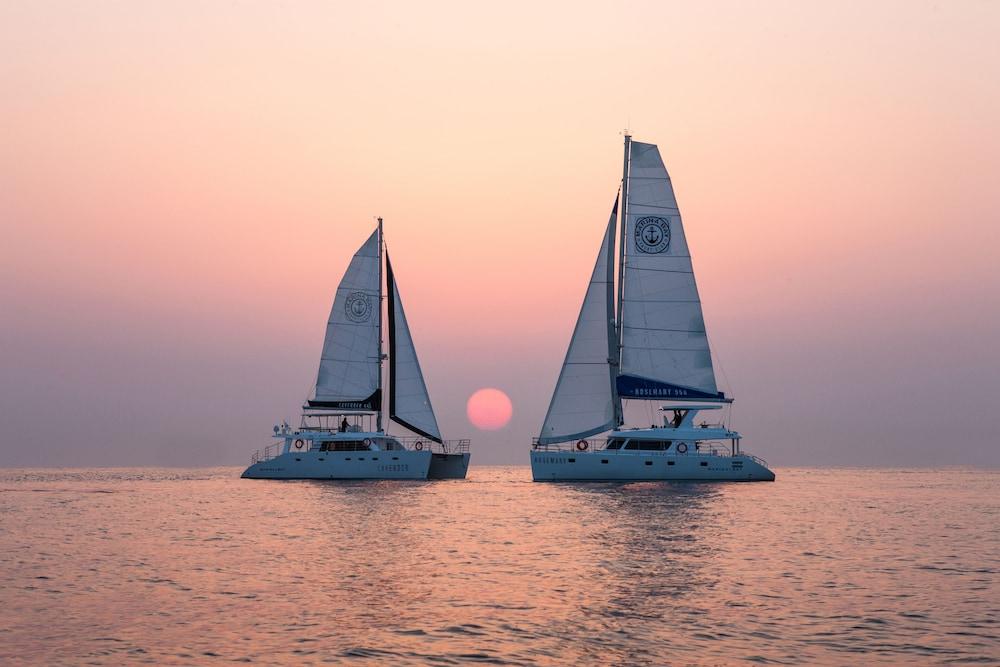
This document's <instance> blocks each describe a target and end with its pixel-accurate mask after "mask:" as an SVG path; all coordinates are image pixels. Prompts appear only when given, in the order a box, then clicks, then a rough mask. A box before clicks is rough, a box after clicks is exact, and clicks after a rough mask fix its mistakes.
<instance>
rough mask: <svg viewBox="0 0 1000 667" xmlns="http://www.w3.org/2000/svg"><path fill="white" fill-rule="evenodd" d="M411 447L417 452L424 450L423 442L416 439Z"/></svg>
mask: <svg viewBox="0 0 1000 667" xmlns="http://www.w3.org/2000/svg"><path fill="white" fill-rule="evenodd" d="M413 448H414V449H415V450H417V451H418V452H422V451H423V450H424V443H422V442H421V441H419V440H417V443H416V444H415V445H413Z"/></svg>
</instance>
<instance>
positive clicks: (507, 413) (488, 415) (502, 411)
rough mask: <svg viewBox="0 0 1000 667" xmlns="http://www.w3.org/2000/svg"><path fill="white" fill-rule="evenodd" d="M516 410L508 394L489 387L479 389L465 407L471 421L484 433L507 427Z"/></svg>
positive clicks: (470, 397)
mask: <svg viewBox="0 0 1000 667" xmlns="http://www.w3.org/2000/svg"><path fill="white" fill-rule="evenodd" d="M513 412H514V408H513V406H512V405H511V403H510V398H509V397H508V396H507V394H505V393H503V392H502V391H500V390H499V389H493V388H492V387H487V388H484V389H479V390H478V391H476V392H475V393H473V394H472V396H469V401H468V403H466V405H465V413H466V414H467V415H468V416H469V421H470V422H472V424H473V425H474V426H475V427H476V428H479V429H482V430H484V431H495V430H497V429H501V428H503V427H504V426H506V425H507V422H509V421H510V417H511V415H512V414H513Z"/></svg>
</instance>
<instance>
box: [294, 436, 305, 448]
mask: <svg viewBox="0 0 1000 667" xmlns="http://www.w3.org/2000/svg"><path fill="white" fill-rule="evenodd" d="M305 444H306V443H305V441H304V440H303V439H302V438H299V439H298V440H296V441H295V449H302V446H303V445H305Z"/></svg>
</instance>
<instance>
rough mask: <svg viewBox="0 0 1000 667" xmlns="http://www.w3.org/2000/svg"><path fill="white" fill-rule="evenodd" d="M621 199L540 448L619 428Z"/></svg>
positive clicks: (570, 348)
mask: <svg viewBox="0 0 1000 667" xmlns="http://www.w3.org/2000/svg"><path fill="white" fill-rule="evenodd" d="M617 213H618V201H617V200H615V205H614V208H613V209H612V212H611V218H610V220H609V221H608V226H607V228H606V230H605V232H604V240H603V242H602V243H601V250H600V252H599V253H598V255H597V261H596V262H595V263H594V270H593V273H592V274H591V277H590V283H589V284H588V286H587V292H586V294H585V295H584V298H583V304H582V305H581V306H580V314H579V316H578V317H577V321H576V326H575V327H574V329H573V336H572V338H570V343H569V347H568V349H567V350H566V358H565V359H564V361H563V365H562V369H561V370H560V371H559V379H558V380H557V381H556V388H555V390H554V391H553V392H552V400H551V402H550V403H549V409H548V412H547V413H546V415H545V421H544V422H543V423H542V432H541V434H540V435H539V438H538V441H539V443H541V444H550V443H556V442H565V441H567V440H575V439H577V438H586V437H588V436H591V435H594V434H596V433H601V432H603V431H607V430H609V429H611V428H613V427H614V426H615V419H616V417H615V407H614V404H615V395H614V387H613V384H612V382H613V379H612V378H613V374H614V367H613V366H610V365H609V364H610V362H611V359H612V357H613V351H614V349H615V347H616V344H617V343H616V341H615V340H614V238H615V217H616V216H617Z"/></svg>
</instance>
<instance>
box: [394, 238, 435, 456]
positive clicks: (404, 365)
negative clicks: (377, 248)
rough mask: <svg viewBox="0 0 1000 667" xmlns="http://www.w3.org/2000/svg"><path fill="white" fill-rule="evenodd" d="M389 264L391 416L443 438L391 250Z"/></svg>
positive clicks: (420, 432) (418, 430) (402, 422)
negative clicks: (415, 344) (405, 309)
mask: <svg viewBox="0 0 1000 667" xmlns="http://www.w3.org/2000/svg"><path fill="white" fill-rule="evenodd" d="M385 266H386V274H387V281H386V282H387V284H388V287H389V418H390V419H392V420H393V421H395V422H397V423H399V424H402V425H403V426H405V427H406V428H408V429H410V430H411V431H413V432H414V433H419V434H420V435H422V436H424V437H425V438H429V439H431V440H434V441H435V442H441V431H440V430H439V429H438V424H437V419H436V418H435V417H434V408H432V407H431V398H430V396H429V395H428V393H427V385H426V384H424V374H423V373H422V372H421V371H420V361H419V360H418V359H417V350H416V347H415V346H414V345H413V337H412V336H411V335H410V327H409V325H408V324H407V322H406V313H405V312H404V311H403V300H402V298H401V297H400V295H399V287H398V286H397V285H396V278H395V276H394V275H393V273H392V263H391V262H389V255H388V254H386V257H385Z"/></svg>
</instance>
